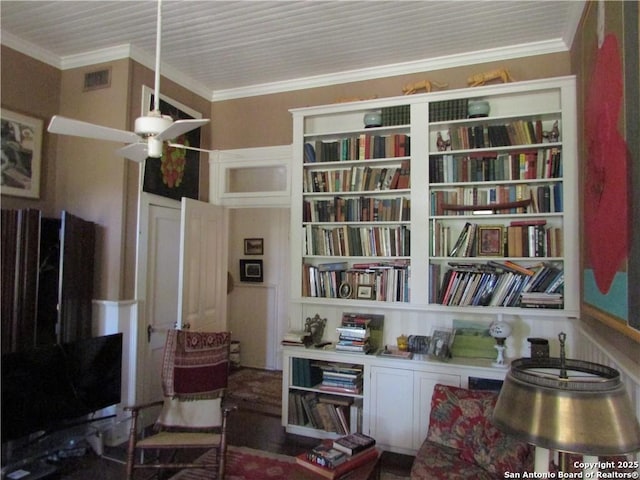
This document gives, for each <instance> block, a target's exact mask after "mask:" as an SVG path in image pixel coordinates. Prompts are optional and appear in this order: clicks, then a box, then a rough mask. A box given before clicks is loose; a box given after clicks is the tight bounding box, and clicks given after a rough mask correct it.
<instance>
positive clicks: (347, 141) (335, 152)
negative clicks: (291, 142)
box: [304, 133, 411, 163]
mask: <svg viewBox="0 0 640 480" xmlns="http://www.w3.org/2000/svg"><path fill="white" fill-rule="evenodd" d="M409 155H411V137H409V135H405V134H390V135H371V134H368V133H362V134H360V135H356V136H349V137H344V138H340V139H337V140H316V141H315V142H313V143H312V142H307V143H305V144H304V162H305V163H316V162H341V161H349V160H368V159H374V158H399V157H408V156H409Z"/></svg>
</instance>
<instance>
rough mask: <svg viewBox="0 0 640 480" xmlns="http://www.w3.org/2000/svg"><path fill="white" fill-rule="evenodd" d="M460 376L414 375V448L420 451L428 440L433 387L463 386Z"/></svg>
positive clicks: (432, 373)
mask: <svg viewBox="0 0 640 480" xmlns="http://www.w3.org/2000/svg"><path fill="white" fill-rule="evenodd" d="M460 382H461V377H460V375H451V374H447V373H435V372H415V373H414V387H413V388H414V391H415V394H416V398H415V403H414V411H413V417H414V419H415V420H414V422H413V427H414V432H413V448H414V449H416V450H417V449H418V448H420V445H422V442H424V439H425V438H427V430H428V429H429V415H430V414H431V397H432V395H433V387H435V385H436V384H437V383H442V384H444V385H451V386H454V387H459V386H461V383H460Z"/></svg>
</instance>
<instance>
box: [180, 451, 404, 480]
mask: <svg viewBox="0 0 640 480" xmlns="http://www.w3.org/2000/svg"><path fill="white" fill-rule="evenodd" d="M207 455H215V453H205V454H204V455H203V457H202V458H204V457H206V456H207ZM362 476H364V475H359V474H356V472H352V474H350V475H349V477H348V478H350V479H353V480H361V478H362ZM211 478H212V475H211V472H208V471H206V470H196V469H194V470H185V471H183V472H180V473H178V474H177V475H174V476H173V477H171V480H207V479H211ZM319 478H322V477H320V476H319V475H317V474H315V473H312V472H310V471H309V470H307V469H306V468H304V467H301V466H300V465H298V464H297V463H296V460H295V458H294V457H288V456H286V455H279V454H276V453H270V452H264V451H261V450H254V449H252V448H247V447H234V446H231V445H230V446H229V447H228V449H227V469H226V474H225V480H318V479H319ZM406 478H407V477H399V476H396V475H393V474H390V473H386V472H384V471H382V472H381V474H380V480H401V479H406Z"/></svg>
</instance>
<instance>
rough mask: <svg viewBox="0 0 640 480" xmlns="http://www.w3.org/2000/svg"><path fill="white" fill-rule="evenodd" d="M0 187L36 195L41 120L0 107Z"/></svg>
mask: <svg viewBox="0 0 640 480" xmlns="http://www.w3.org/2000/svg"><path fill="white" fill-rule="evenodd" d="M1 126H2V170H1V171H2V175H1V180H0V191H1V192H2V194H3V195H14V196H16V197H28V198H39V197H40V168H41V165H40V162H41V158H40V155H41V151H42V120H40V119H39V118H34V117H29V116H27V115H22V114H20V113H15V112H12V111H10V110H6V109H4V108H3V109H2V113H1Z"/></svg>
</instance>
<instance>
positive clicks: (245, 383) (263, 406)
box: [227, 368, 282, 417]
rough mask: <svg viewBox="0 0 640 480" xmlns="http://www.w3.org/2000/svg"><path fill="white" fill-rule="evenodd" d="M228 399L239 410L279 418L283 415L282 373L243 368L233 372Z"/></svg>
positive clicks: (230, 377)
mask: <svg viewBox="0 0 640 480" xmlns="http://www.w3.org/2000/svg"><path fill="white" fill-rule="evenodd" d="M227 399H228V400H230V401H231V402H232V403H235V404H236V405H238V407H239V408H242V409H245V410H252V411H256V412H261V413H266V414H268V415H274V416H277V417H279V416H280V415H281V414H282V371H280V370H260V369H257V368H241V369H239V370H236V371H234V372H232V373H231V374H230V375H229V384H228V389H227Z"/></svg>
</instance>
